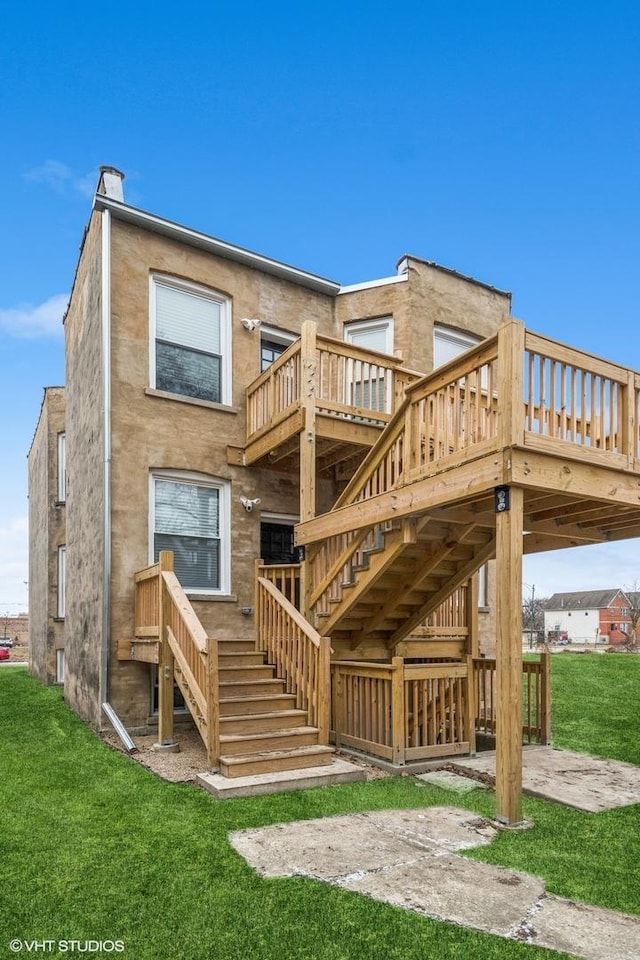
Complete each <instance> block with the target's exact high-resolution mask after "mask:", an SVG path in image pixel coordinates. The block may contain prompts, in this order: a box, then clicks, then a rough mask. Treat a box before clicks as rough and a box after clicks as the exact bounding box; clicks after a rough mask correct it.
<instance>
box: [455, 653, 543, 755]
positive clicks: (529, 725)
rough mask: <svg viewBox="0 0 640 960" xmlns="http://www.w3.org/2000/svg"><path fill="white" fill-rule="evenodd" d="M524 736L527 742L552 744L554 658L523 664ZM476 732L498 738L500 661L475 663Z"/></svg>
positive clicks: (490, 660)
mask: <svg viewBox="0 0 640 960" xmlns="http://www.w3.org/2000/svg"><path fill="white" fill-rule="evenodd" d="M522 674H523V684H522V737H523V741H524V742H525V743H541V744H548V743H550V742H551V677H550V655H549V653H548V652H547V651H544V652H543V653H542V654H541V655H540V659H539V660H523V662H522ZM473 686H474V701H475V705H476V710H475V725H476V733H484V734H489V735H490V736H495V733H496V716H497V687H496V661H495V660H493V659H488V658H487V659H485V658H479V659H474V661H473Z"/></svg>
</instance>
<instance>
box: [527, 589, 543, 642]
mask: <svg viewBox="0 0 640 960" xmlns="http://www.w3.org/2000/svg"><path fill="white" fill-rule="evenodd" d="M546 603H547V597H537V596H536V593H535V588H534V587H532V588H531V594H530V595H529V596H528V597H523V599H522V630H523V633H526V634H528V636H529V647H535V646H536V644H538V643H544V609H545V606H546Z"/></svg>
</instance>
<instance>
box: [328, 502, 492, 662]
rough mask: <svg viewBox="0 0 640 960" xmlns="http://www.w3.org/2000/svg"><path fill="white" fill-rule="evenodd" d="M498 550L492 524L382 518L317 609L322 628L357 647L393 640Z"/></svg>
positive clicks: (408, 630)
mask: <svg viewBox="0 0 640 960" xmlns="http://www.w3.org/2000/svg"><path fill="white" fill-rule="evenodd" d="M494 553H495V537H494V535H493V532H492V530H490V529H487V528H483V527H481V526H479V525H477V524H472V523H470V524H468V525H461V524H456V525H454V524H452V523H447V522H443V521H439V520H437V519H434V517H433V516H431V517H429V516H427V517H421V516H417V517H411V518H405V519H403V520H401V521H396V522H394V523H389V524H386V525H378V526H377V527H376V528H374V537H373V539H372V538H370V539H369V545H365V546H364V547H363V548H362V549H360V550H359V551H358V552H357V554H356V555H354V557H353V558H352V559H351V560H350V561H349V562H347V563H346V564H345V566H344V567H343V569H342V572H341V575H340V577H339V578H337V579H336V580H335V581H334V583H333V585H332V589H331V591H330V593H329V596H328V597H325V602H324V603H323V604H322V605H320V606H319V608H318V609H316V616H317V617H318V618H319V620H318V623H319V624H322V627H321V629H322V632H323V633H327V634H330V635H331V637H332V638H333V640H334V641H337V640H348V641H350V645H351V648H352V649H354V648H356V647H358V646H359V645H360V644H361V643H364V642H366V641H367V640H371V639H384V640H385V642H386V643H387V645H388V646H389V647H392V646H394V645H395V644H396V643H398V642H399V641H401V640H402V639H403V638H404V637H406V636H407V635H408V634H410V633H411V631H412V630H413V629H415V628H416V627H417V626H418V625H419V624H421V623H422V622H423V621H424V620H425V618H426V617H428V616H429V615H430V614H431V613H432V612H433V611H434V610H435V609H436V608H437V607H439V605H440V604H441V603H442V602H444V601H445V600H446V599H447V597H449V596H451V594H452V593H453V592H454V591H455V590H456V589H457V588H458V587H459V586H461V585H462V584H463V583H465V582H466V581H468V580H469V578H470V577H471V576H472V575H473V574H474V573H475V572H476V571H477V570H478V569H479V568H480V567H481V566H482V565H483V564H484V563H486V562H487V560H488V559H490V558H491V557H492V556H493V555H494Z"/></svg>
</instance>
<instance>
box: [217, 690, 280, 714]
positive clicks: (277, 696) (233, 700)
mask: <svg viewBox="0 0 640 960" xmlns="http://www.w3.org/2000/svg"><path fill="white" fill-rule="evenodd" d="M220 700H221V701H224V703H246V702H247V701H250V702H251V703H255V702H256V701H257V700H266V701H267V702H268V701H269V700H271V701H274V700H295V696H294V695H293V694H292V693H272V694H268V693H263V694H260V695H258V694H256V695H253V694H247V696H246V697H220ZM252 716H253V714H252Z"/></svg>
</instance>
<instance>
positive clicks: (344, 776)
mask: <svg viewBox="0 0 640 960" xmlns="http://www.w3.org/2000/svg"><path fill="white" fill-rule="evenodd" d="M195 779H196V783H198V784H199V785H200V786H201V787H204V789H205V790H208V791H209V793H212V794H213V796H214V797H216V798H217V799H218V800H231V799H233V798H234V797H257V796H260V795H262V794H267V793H285V792H287V791H291V790H310V789H312V788H313V787H330V786H334V785H335V784H337V783H355V782H357V781H358V780H366V779H367V771H366V769H365V768H364V767H362V766H358V765H357V764H355V763H349V761H348V760H342V759H341V758H339V757H334V758H333V760H332V761H331V763H329V764H327V765H326V766H321V767H306V768H305V769H304V770H284V771H281V772H280V773H261V774H260V775H259V776H254V777H223V776H222V775H221V774H219V773H199V774H197V776H196V778H195Z"/></svg>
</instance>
